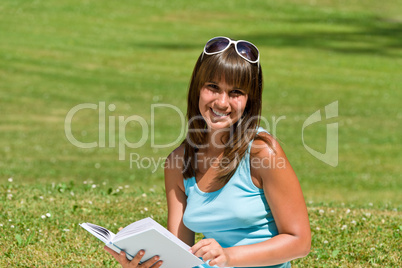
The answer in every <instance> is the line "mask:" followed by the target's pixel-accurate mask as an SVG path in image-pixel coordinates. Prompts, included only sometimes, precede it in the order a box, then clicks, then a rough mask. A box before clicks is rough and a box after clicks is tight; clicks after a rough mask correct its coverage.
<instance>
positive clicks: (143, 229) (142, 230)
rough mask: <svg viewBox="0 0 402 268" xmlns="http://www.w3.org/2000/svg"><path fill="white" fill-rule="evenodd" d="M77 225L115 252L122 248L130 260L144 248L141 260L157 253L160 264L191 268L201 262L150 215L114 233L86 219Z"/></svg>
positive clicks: (177, 267) (168, 266)
mask: <svg viewBox="0 0 402 268" xmlns="http://www.w3.org/2000/svg"><path fill="white" fill-rule="evenodd" d="M80 226H81V227H82V228H84V229H85V230H87V231H88V232H90V233H91V234H93V235H94V236H95V237H97V238H98V239H99V240H101V241H102V242H104V243H105V244H106V246H108V247H109V248H111V249H113V250H114V251H116V252H117V253H120V251H121V250H123V251H124V252H125V253H126V256H127V258H128V259H129V260H131V259H133V258H134V256H135V255H136V254H137V253H138V251H140V250H141V249H143V250H145V254H144V256H143V258H142V259H141V261H146V260H148V259H150V258H152V257H153V256H155V255H158V256H159V257H160V260H162V261H163V264H162V267H167V268H170V267H174V268H191V267H194V266H197V265H200V264H202V263H204V262H203V261H202V260H201V259H199V258H198V257H197V256H195V255H194V254H192V253H190V252H189V249H190V247H189V246H188V245H186V244H185V243H184V242H183V241H181V240H180V239H178V238H177V237H176V236H175V235H173V234H172V233H171V232H169V231H168V230H167V229H165V228H164V227H163V226H162V225H160V224H159V223H157V222H156V221H154V220H153V219H151V218H145V219H142V220H139V221H136V222H134V223H132V224H130V225H128V226H126V227H125V228H123V229H122V230H121V231H120V232H118V233H117V234H114V233H112V232H111V231H109V230H107V229H106V228H103V227H101V226H98V225H95V224H92V223H89V222H87V223H81V224H80Z"/></svg>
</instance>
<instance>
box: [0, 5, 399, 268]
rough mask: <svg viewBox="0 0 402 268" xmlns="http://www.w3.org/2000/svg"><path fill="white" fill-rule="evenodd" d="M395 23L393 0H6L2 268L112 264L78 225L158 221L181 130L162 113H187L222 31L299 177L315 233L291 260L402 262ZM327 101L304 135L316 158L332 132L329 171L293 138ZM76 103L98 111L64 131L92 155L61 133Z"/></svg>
mask: <svg viewBox="0 0 402 268" xmlns="http://www.w3.org/2000/svg"><path fill="white" fill-rule="evenodd" d="M401 14H402V2H401V1H400V0H396V1H392V2H390V1H386V2H378V1H372V0H368V1H357V0H353V1H348V2H344V1H329V0H326V1H307V0H306V1H297V0H286V1H244V0H243V1H237V0H235V1H199V2H189V1H183V0H180V1H179V0H173V1H119V2H107V1H76V0H74V1H66V0H60V1H22V0H14V1H10V0H4V1H1V3H0V115H1V116H0V155H1V156H0V252H2V254H0V266H1V267H3V266H8V267H52V266H54V264H55V263H57V264H59V265H62V266H66V267H69V266H72V267H74V266H81V267H99V266H108V267H111V266H115V265H116V263H115V262H114V261H113V260H112V259H111V258H110V257H109V256H108V255H107V254H106V253H104V252H103V251H102V245H101V243H100V242H98V241H97V240H96V239H95V238H93V237H92V236H91V235H89V234H88V233H87V232H85V231H84V230H82V229H81V228H80V227H79V226H78V223H81V222H94V223H97V224H100V225H103V226H105V227H108V228H110V230H113V231H116V230H117V229H118V228H119V227H121V226H125V225H127V224H129V223H131V222H132V221H134V220H138V219H140V218H142V217H145V216H151V215H152V216H153V217H154V218H155V219H156V220H157V221H159V222H160V223H161V224H163V225H165V224H166V213H167V212H166V204H165V197H164V192H163V169H162V168H161V165H162V164H161V161H163V159H164V158H165V157H166V155H167V154H168V153H169V152H170V151H171V150H172V149H173V148H175V146H177V145H178V144H179V143H180V141H181V138H183V136H182V135H183V133H182V130H183V127H184V126H183V124H182V123H181V121H180V115H179V113H178V112H177V111H176V110H174V109H172V108H168V107H167V106H166V105H172V106H174V107H177V109H178V110H179V111H181V112H182V113H185V112H186V105H185V104H186V94H187V86H188V83H189V79H190V75H191V72H192V68H193V66H194V64H195V61H196V59H197V57H198V56H199V54H200V53H201V51H202V48H203V44H204V43H205V42H206V41H207V40H208V39H209V38H211V37H214V36H218V35H225V36H229V37H232V38H235V39H246V40H249V41H251V42H253V43H255V44H256V45H257V46H258V48H259V49H260V52H261V64H262V67H263V73H264V78H265V85H264V93H263V105H264V106H263V116H264V118H266V119H267V122H268V123H269V125H268V127H269V129H270V130H271V132H273V133H274V134H275V135H276V136H277V137H278V138H279V139H280V141H281V143H282V146H283V148H284V150H285V152H286V153H287V156H288V158H289V159H290V161H291V163H292V166H293V167H294V169H295V171H296V173H297V174H298V177H299V179H300V182H301V185H302V188H303V192H304V194H305V198H306V202H307V204H308V208H309V214H310V219H311V228H312V232H313V246H312V250H311V253H310V254H309V256H308V257H306V258H304V259H301V260H297V261H294V262H293V265H294V266H296V267H338V266H341V267H371V266H379V267H397V266H401V264H402V261H401V258H400V251H401V250H402V248H401V246H400V241H401V232H402V213H401V212H400V211H401V209H402V195H401V194H400V190H401V189H402V175H401V174H402V168H401V165H400V163H401V162H402V154H401V153H400V152H401V151H402V140H401V133H402V127H401V124H400V122H401V120H402V110H401V108H400V100H401V99H402V88H401V85H402V78H401V77H402V76H401V67H402V31H401V29H402V17H401ZM334 101H338V117H336V118H332V119H328V120H322V121H320V122H317V123H315V124H314V125H311V126H309V127H307V128H305V130H304V132H303V134H304V136H303V137H304V142H305V143H306V144H307V145H308V146H309V147H311V148H313V149H314V150H316V151H319V152H321V153H324V152H325V150H326V147H325V144H326V125H327V123H335V122H336V123H338V126H339V129H338V134H339V146H338V151H339V152H338V155H339V159H338V160H339V161H338V165H337V166H336V167H332V166H330V165H328V164H326V163H324V162H322V161H320V160H319V159H317V158H315V157H314V156H312V155H311V154H310V153H309V152H308V151H307V150H306V148H305V147H304V146H303V140H302V127H303V123H304V122H305V121H306V119H307V118H308V117H309V116H310V115H311V114H313V113H314V112H315V111H317V110H320V111H321V115H322V116H323V118H325V113H324V107H325V106H326V105H328V104H330V103H332V102H334ZM103 103H104V105H105V110H104V111H105V114H104V118H105V124H104V126H105V129H104V131H103V130H102V129H101V132H100V133H101V135H100V138H99V111H100V110H101V107H102V105H103ZM79 104H92V105H95V106H96V108H95V109H85V110H82V111H79V112H77V113H76V114H75V116H74V117H73V119H72V134H73V135H74V137H75V138H76V139H77V140H79V141H81V142H86V143H90V142H98V146H97V147H95V148H90V149H83V148H78V147H76V146H74V145H73V144H72V143H71V142H70V141H69V139H68V138H67V137H66V134H65V119H66V116H67V114H68V113H69V111H70V110H71V109H72V108H73V107H75V106H77V105H79ZM109 105H112V106H113V107H112V106H109ZM155 105H164V106H162V107H159V108H155ZM110 108H114V109H110ZM152 108H154V114H153V113H152V111H153V110H152ZM130 116H137V118H141V119H142V120H143V121H144V122H145V123H146V125H147V128H146V129H147V130H148V132H147V134H144V133H143V131H145V130H144V128H142V127H141V125H140V124H139V123H138V121H137V122H131V123H128V124H127V126H125V132H124V133H125V134H126V138H127V140H128V141H130V142H131V143H136V142H138V141H140V140H141V138H143V137H144V135H145V137H146V138H147V139H146V142H145V143H144V144H143V145H142V146H139V148H125V151H124V154H123V152H122V148H119V141H121V137H120V138H119V133H120V134H121V133H122V131H120V130H119V118H120V120H124V119H127V118H129V117H130ZM278 118H282V120H280V121H278ZM113 120H114V122H113ZM275 121H276V122H277V124H274V122H275ZM120 124H121V123H120ZM113 126H114V129H113ZM109 130H110V132H109ZM103 135H104V140H105V144H104V146H103V145H102V140H103ZM152 142H154V143H152ZM154 144H159V145H161V144H170V145H169V146H167V147H165V148H156V146H155V145H154ZM119 156H120V157H123V158H124V160H119ZM130 156H131V157H137V158H132V160H135V159H138V160H137V162H135V161H131V163H130ZM141 160H142V162H140V161H141ZM151 161H155V162H153V163H152V162H151ZM137 164H140V165H139V166H138V165H137ZM11 178H12V179H11ZM47 213H49V214H48V215H46V214H47Z"/></svg>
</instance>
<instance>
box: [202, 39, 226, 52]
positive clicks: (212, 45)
mask: <svg viewBox="0 0 402 268" xmlns="http://www.w3.org/2000/svg"><path fill="white" fill-rule="evenodd" d="M228 45H229V40H228V39H225V38H214V39H212V40H210V41H209V42H208V43H207V44H206V45H205V51H206V52H207V53H215V52H219V51H222V50H224V49H225V48H226V47H227V46H228Z"/></svg>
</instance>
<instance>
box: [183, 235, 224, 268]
mask: <svg viewBox="0 0 402 268" xmlns="http://www.w3.org/2000/svg"><path fill="white" fill-rule="evenodd" d="M190 251H191V252H192V253H193V254H194V255H195V256H197V257H202V259H203V261H205V262H206V261H208V260H209V261H210V262H209V265H210V266H214V265H217V266H219V267H225V266H228V263H229V256H228V254H227V251H226V249H224V248H222V247H221V245H219V243H218V242H216V240H215V239H202V240H201V241H199V242H198V243H196V244H195V245H194V246H192V247H191V249H190Z"/></svg>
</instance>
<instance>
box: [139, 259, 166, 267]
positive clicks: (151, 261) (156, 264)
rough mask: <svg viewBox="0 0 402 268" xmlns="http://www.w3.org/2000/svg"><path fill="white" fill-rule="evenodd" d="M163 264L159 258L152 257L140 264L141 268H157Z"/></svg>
mask: <svg viewBox="0 0 402 268" xmlns="http://www.w3.org/2000/svg"><path fill="white" fill-rule="evenodd" d="M162 264H163V261H160V260H159V256H153V257H152V258H150V259H149V260H147V261H145V262H143V263H141V268H149V267H152V268H158V267H160V266H161V265H162Z"/></svg>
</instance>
